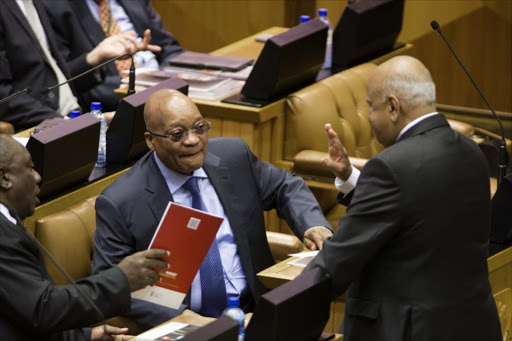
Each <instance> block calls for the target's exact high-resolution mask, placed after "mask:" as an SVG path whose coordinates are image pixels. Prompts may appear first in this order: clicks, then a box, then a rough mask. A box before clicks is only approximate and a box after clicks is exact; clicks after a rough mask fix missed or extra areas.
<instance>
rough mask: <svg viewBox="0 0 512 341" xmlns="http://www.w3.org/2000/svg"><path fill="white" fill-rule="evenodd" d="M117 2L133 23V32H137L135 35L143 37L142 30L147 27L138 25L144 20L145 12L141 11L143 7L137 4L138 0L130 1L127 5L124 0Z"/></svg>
mask: <svg viewBox="0 0 512 341" xmlns="http://www.w3.org/2000/svg"><path fill="white" fill-rule="evenodd" d="M117 2H118V3H119V4H120V5H121V7H123V9H124V11H125V13H126V15H127V16H128V18H130V21H131V23H132V25H133V28H134V29H135V32H137V35H139V36H141V35H142V36H141V37H140V38H141V39H142V38H143V35H144V30H145V29H146V28H147V27H139V24H140V23H142V22H144V19H143V16H144V15H145V13H143V11H144V9H143V8H141V6H139V1H130V5H127V1H126V0H117Z"/></svg>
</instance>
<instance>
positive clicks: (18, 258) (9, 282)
mask: <svg viewBox="0 0 512 341" xmlns="http://www.w3.org/2000/svg"><path fill="white" fill-rule="evenodd" d="M0 231H1V232H0V234H1V235H2V238H0V274H1V275H0V335H1V339H2V340H9V341H26V340H43V341H50V340H51V341H57V340H59V341H61V340H62V341H69V340H90V339H91V338H90V330H89V331H83V330H82V329H77V328H80V327H85V326H89V325H91V324H93V323H95V322H99V321H101V318H100V317H99V316H98V315H97V313H96V312H95V310H93V308H92V307H91V305H90V304H89V302H88V301H87V300H86V299H84V297H83V296H82V295H81V294H80V293H79V292H78V291H77V289H76V288H75V287H74V286H72V285H63V286H57V285H55V283H54V282H53V280H52V279H51V277H50V275H48V272H47V271H46V267H45V264H44V260H43V256H42V254H41V252H40V251H39V249H38V246H37V244H36V243H35V242H34V241H33V240H32V239H31V238H29V237H28V236H27V235H26V234H25V233H24V232H23V230H22V229H21V228H19V227H18V226H16V225H14V224H12V223H11V222H10V221H9V220H7V219H6V218H5V217H4V215H3V214H0ZM77 284H78V286H80V288H81V289H82V290H83V291H84V292H85V293H86V294H87V295H88V296H89V297H90V298H91V299H92V301H93V302H94V303H95V304H96V305H97V306H98V308H99V309H100V310H101V311H102V312H103V314H104V315H105V317H111V316H115V315H118V314H120V313H122V312H124V311H126V310H127V309H128V308H129V302H130V288H129V285H128V281H127V280H126V277H125V275H124V274H123V272H122V271H121V270H120V269H119V268H118V267H113V268H112V269H110V270H107V271H105V272H103V273H101V274H99V275H96V276H91V277H88V278H86V279H83V280H80V281H78V282H77Z"/></svg>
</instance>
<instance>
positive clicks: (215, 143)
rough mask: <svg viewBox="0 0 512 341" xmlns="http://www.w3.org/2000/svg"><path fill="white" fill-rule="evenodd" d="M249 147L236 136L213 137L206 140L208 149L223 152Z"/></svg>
mask: <svg viewBox="0 0 512 341" xmlns="http://www.w3.org/2000/svg"><path fill="white" fill-rule="evenodd" d="M244 149H245V150H246V149H249V147H248V145H247V143H246V142H245V141H244V140H242V139H241V138H238V137H214V138H211V139H209V140H208V151H210V152H216V153H223V152H232V151H236V150H244Z"/></svg>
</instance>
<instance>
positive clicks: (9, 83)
mask: <svg viewBox="0 0 512 341" xmlns="http://www.w3.org/2000/svg"><path fill="white" fill-rule="evenodd" d="M56 3H58V2H56ZM34 5H35V7H36V10H37V12H38V14H39V18H40V20H41V24H42V25H43V28H44V30H45V33H46V37H47V40H48V44H49V46H50V51H51V53H52V55H53V57H54V59H55V60H56V62H57V64H58V65H59V67H60V69H61V70H62V72H63V73H64V75H66V76H67V77H70V76H73V75H76V74H78V73H80V72H83V71H85V70H87V69H88V68H89V66H88V65H87V63H86V62H85V58H82V59H77V60H75V61H74V62H73V63H69V64H66V63H65V60H64V59H63V58H62V57H61V55H60V53H59V49H58V47H57V45H56V38H55V36H54V33H53V31H52V29H51V25H50V21H49V19H48V16H47V15H46V12H45V10H44V7H43V4H42V3H41V2H40V1H39V0H34ZM0 8H1V9H2V10H1V11H0V98H4V97H7V96H9V95H11V94H12V93H14V92H17V91H20V90H23V88H25V87H26V86H27V85H29V86H31V87H32V92H31V93H30V94H23V95H20V96H18V97H15V98H13V99H12V100H10V101H8V102H6V103H3V104H0V120H1V121H7V122H10V123H12V124H13V125H14V127H15V129H16V130H17V131H19V130H22V129H27V128H30V127H33V126H35V125H37V124H39V123H40V122H41V121H42V120H44V119H47V118H54V117H59V115H58V113H57V111H56V110H57V109H58V107H59V91H58V89H55V90H53V91H51V92H50V93H48V94H46V95H41V94H40V90H41V89H42V88H44V87H47V86H52V85H56V84H57V77H56V76H55V74H54V72H53V70H52V68H51V66H50V64H49V62H48V61H47V59H46V57H45V55H44V53H43V50H42V49H41V47H40V45H39V42H38V40H37V38H36V36H35V34H34V33H33V32H32V29H31V27H30V25H29V23H28V21H27V19H26V18H25V16H24V15H23V12H21V10H20V8H19V6H18V4H16V0H0ZM93 79H94V78H92V76H91V77H84V78H82V79H80V80H77V81H76V82H74V83H73V84H72V85H74V90H76V91H80V90H83V89H87V88H88V87H89V86H91V84H93ZM75 93H76V92H75ZM66 114H67V113H66Z"/></svg>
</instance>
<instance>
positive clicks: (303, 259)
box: [288, 251, 318, 268]
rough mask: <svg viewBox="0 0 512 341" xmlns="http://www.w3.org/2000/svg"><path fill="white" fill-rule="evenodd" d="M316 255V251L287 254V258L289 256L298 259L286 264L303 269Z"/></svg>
mask: <svg viewBox="0 0 512 341" xmlns="http://www.w3.org/2000/svg"><path fill="white" fill-rule="evenodd" d="M317 254H318V251H309V252H299V253H293V254H289V255H288V256H290V257H298V258H297V259H295V260H292V261H291V262H288V264H290V265H296V266H300V267H303V268H305V267H306V266H307V265H308V264H309V263H310V262H311V261H312V260H313V258H315V256H316V255H317Z"/></svg>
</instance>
